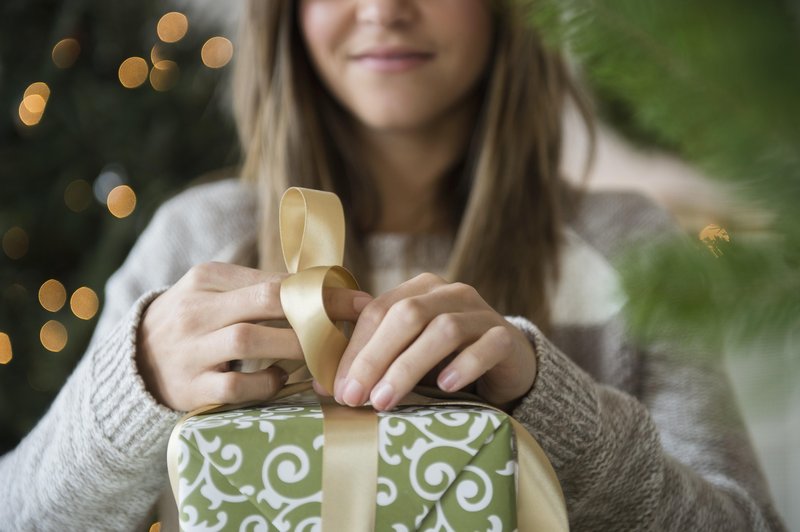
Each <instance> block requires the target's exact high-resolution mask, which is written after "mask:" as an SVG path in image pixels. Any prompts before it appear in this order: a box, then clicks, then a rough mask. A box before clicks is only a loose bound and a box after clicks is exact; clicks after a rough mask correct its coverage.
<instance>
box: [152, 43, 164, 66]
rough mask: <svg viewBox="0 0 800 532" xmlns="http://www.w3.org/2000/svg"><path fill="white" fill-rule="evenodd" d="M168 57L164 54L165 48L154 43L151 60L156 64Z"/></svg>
mask: <svg viewBox="0 0 800 532" xmlns="http://www.w3.org/2000/svg"><path fill="white" fill-rule="evenodd" d="M165 59H166V56H165V55H164V50H163V49H162V47H161V46H160V45H158V44H154V45H153V47H152V48H151V49H150V62H151V63H153V64H154V65H155V64H156V63H158V62H159V61H163V60H165Z"/></svg>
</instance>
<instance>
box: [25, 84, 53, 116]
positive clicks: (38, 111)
mask: <svg viewBox="0 0 800 532" xmlns="http://www.w3.org/2000/svg"><path fill="white" fill-rule="evenodd" d="M49 99H50V87H48V86H47V83H44V82H43V81H37V82H35V83H31V84H30V85H28V88H27V89H25V93H24V94H23V96H22V101H21V102H20V104H19V110H18V113H19V119H20V121H21V122H22V123H23V124H25V125H26V126H29V127H31V126H35V125H36V124H38V123H39V122H40V121H41V120H42V116H43V115H44V110H45V108H46V107H47V100H49Z"/></svg>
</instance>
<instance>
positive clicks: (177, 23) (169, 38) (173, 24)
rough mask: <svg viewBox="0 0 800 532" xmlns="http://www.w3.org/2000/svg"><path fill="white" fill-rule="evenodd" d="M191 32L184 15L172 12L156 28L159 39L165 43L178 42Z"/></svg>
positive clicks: (162, 18) (160, 20)
mask: <svg viewBox="0 0 800 532" xmlns="http://www.w3.org/2000/svg"><path fill="white" fill-rule="evenodd" d="M188 30H189V20H188V19H187V18H186V15H184V14H183V13H178V12H177V11H171V12H169V13H167V14H166V15H164V16H163V17H161V18H160V19H159V21H158V25H157V26H156V33H158V38H159V39H161V40H162V41H164V42H178V41H180V40H181V39H183V37H184V36H185V35H186V32H187V31H188Z"/></svg>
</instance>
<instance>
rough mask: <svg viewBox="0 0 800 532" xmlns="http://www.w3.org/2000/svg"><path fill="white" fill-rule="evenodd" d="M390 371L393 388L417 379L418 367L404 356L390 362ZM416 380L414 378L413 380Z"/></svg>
mask: <svg viewBox="0 0 800 532" xmlns="http://www.w3.org/2000/svg"><path fill="white" fill-rule="evenodd" d="M391 372H392V374H393V375H394V380H395V383H396V386H395V389H399V388H400V387H402V386H403V385H405V383H406V382H407V381H409V380H415V379H417V373H418V372H419V367H418V366H416V365H415V364H413V363H412V362H411V361H410V360H408V359H407V358H405V357H400V358H397V359H395V361H394V362H392V367H391ZM415 382H416V380H415Z"/></svg>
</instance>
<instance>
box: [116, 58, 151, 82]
mask: <svg viewBox="0 0 800 532" xmlns="http://www.w3.org/2000/svg"><path fill="white" fill-rule="evenodd" d="M149 70H150V69H149V68H148V66H147V61H145V60H144V59H143V58H141V57H129V58H127V59H126V60H125V61H123V62H122V64H120V65H119V72H118V74H119V82H120V83H122V86H123V87H125V88H126V89H135V88H136V87H139V86H141V85H142V83H144V82H145V81H147V74H148V72H149Z"/></svg>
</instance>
